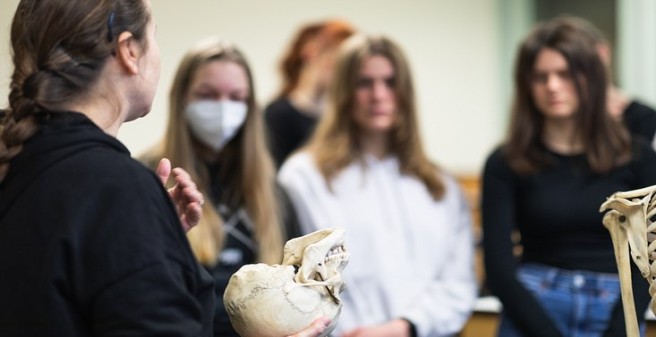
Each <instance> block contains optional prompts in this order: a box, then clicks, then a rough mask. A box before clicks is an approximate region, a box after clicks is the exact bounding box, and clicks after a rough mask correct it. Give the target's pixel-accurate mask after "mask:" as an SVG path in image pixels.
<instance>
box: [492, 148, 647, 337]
mask: <svg viewBox="0 0 656 337" xmlns="http://www.w3.org/2000/svg"><path fill="white" fill-rule="evenodd" d="M544 151H546V153H547V154H548V155H549V156H550V158H551V160H552V164H551V165H550V166H548V167H546V168H543V169H542V170H540V171H539V172H538V173H535V174H531V175H522V176H520V175H518V174H516V173H515V172H513V170H512V169H511V168H510V167H509V165H508V163H507V161H506V159H505V157H504V156H503V155H502V150H501V149H497V150H495V151H494V152H493V153H492V154H491V155H490V157H489V158H488V159H487V162H486V164H485V170H484V175H483V192H482V193H483V194H482V216H483V230H484V237H483V246H484V251H485V267H486V275H487V282H488V285H489V287H490V290H492V293H493V294H494V295H496V296H497V297H498V298H499V299H500V300H501V303H503V308H504V311H505V312H506V313H507V314H508V315H509V317H510V318H511V319H512V320H513V322H514V323H515V324H516V325H517V326H518V328H519V329H520V330H521V331H523V333H524V334H525V335H526V336H532V337H533V336H560V333H559V332H558V330H557V328H556V326H555V324H554V323H553V322H552V321H551V320H550V318H549V317H548V316H547V315H546V313H545V311H544V309H542V307H541V306H540V305H539V304H538V302H537V300H536V299H535V298H534V297H533V296H532V295H531V293H530V292H529V291H528V290H526V288H524V286H523V285H522V284H521V283H520V282H519V280H518V279H517V277H516V276H515V275H516V270H517V262H516V260H515V258H514V256H513V253H512V251H513V244H512V242H511V231H512V230H513V229H518V230H519V232H520V235H521V244H522V247H523V255H522V257H521V261H520V263H524V262H535V263H541V264H544V265H548V266H553V267H557V268H563V269H570V270H588V271H595V272H603V273H615V274H616V273H617V266H616V262H615V257H614V253H613V245H612V241H611V237H610V233H609V232H608V231H607V230H606V228H605V227H604V226H603V224H602V218H603V214H602V213H600V212H599V207H600V206H601V204H602V203H603V202H604V201H605V200H606V198H607V197H608V196H610V195H611V194H613V193H614V192H617V191H628V190H633V189H637V188H642V187H646V186H650V185H654V184H656V169H655V168H656V153H654V152H653V151H652V149H651V148H650V147H649V146H648V145H647V144H645V143H644V142H639V143H638V141H636V144H635V146H634V157H633V160H632V161H631V162H630V163H628V164H626V165H624V166H621V167H617V168H615V169H613V170H612V171H610V172H609V173H608V174H604V175H599V174H594V173H592V172H591V171H590V169H589V167H588V165H587V162H586V160H585V158H584V156H583V155H574V156H565V155H559V154H556V153H554V152H552V151H549V150H546V149H544ZM633 286H634V293H635V298H636V306H637V308H638V310H637V312H638V313H640V314H639V315H638V316H639V319H640V320H641V321H642V320H643V319H644V317H643V315H642V313H644V312H645V310H646V309H647V306H648V303H649V296H648V284H647V282H646V281H645V280H644V279H643V278H642V276H641V275H640V272H639V271H638V270H637V268H634V270H633ZM624 329H625V328H624V319H623V313H622V303H621V301H618V303H617V305H616V306H615V310H614V312H613V317H612V318H611V323H610V326H609V329H608V330H607V331H606V334H605V336H622V335H624V334H625V330H624Z"/></svg>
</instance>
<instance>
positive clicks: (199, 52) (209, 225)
mask: <svg viewBox="0 0 656 337" xmlns="http://www.w3.org/2000/svg"><path fill="white" fill-rule="evenodd" d="M214 61H223V62H232V63H235V64H237V65H239V66H240V67H242V68H243V69H244V70H245V72H246V74H247V77H248V84H249V94H248V98H247V99H246V104H247V106H248V113H247V117H246V121H245V123H244V126H243V127H242V129H241V130H240V131H239V132H238V133H237V134H236V135H235V138H233V139H232V140H231V141H230V142H229V143H228V144H227V145H226V147H225V148H224V149H223V150H222V151H221V152H220V153H219V154H218V157H217V160H218V161H219V162H221V164H222V166H223V167H222V170H221V171H226V170H224V169H227V170H228V171H229V172H228V173H227V174H229V179H222V181H223V182H224V183H225V184H226V185H227V186H226V191H227V193H228V194H229V195H231V196H232V197H233V198H234V199H233V200H236V201H237V202H238V203H239V204H243V205H244V206H245V209H246V212H247V214H248V216H249V218H250V219H251V220H252V222H253V225H254V228H255V229H254V230H255V240H256V242H257V244H258V252H257V255H258V256H257V258H258V260H259V261H261V262H265V263H269V264H272V263H280V260H281V258H282V245H283V234H282V226H281V210H280V209H279V205H278V203H277V202H276V200H279V198H277V196H276V190H275V186H274V183H275V169H274V166H273V162H272V159H271V157H270V155H269V152H268V150H267V147H266V144H265V134H264V132H265V130H264V126H263V121H262V116H261V113H260V112H259V110H258V108H257V106H256V98H255V90H254V86H253V77H252V73H251V70H250V67H249V66H248V63H247V62H246V59H245V57H244V55H243V54H242V53H241V51H239V50H238V49H237V48H236V47H235V46H234V45H232V44H231V43H229V42H226V41H222V40H220V39H217V38H208V39H205V40H203V41H201V42H199V43H198V44H197V45H196V46H195V47H193V48H192V49H190V50H189V51H188V52H187V54H186V55H185V56H184V58H183V60H182V61H181V63H180V65H179V67H178V70H177V72H176V75H175V78H174V80H173V86H172V87H171V91H170V95H169V119H168V126H167V130H166V135H165V137H164V139H163V140H162V142H161V144H160V145H159V146H158V147H156V148H154V149H152V150H151V151H150V152H149V153H148V154H147V155H146V156H145V157H146V158H148V159H146V161H150V162H151V163H150V164H151V166H152V165H153V164H154V163H153V162H154V160H153V159H154V158H162V157H166V158H169V159H170V160H171V163H172V165H174V166H179V167H182V168H184V169H186V170H187V171H188V172H189V174H190V175H191V177H192V179H194V181H196V183H197V186H198V188H199V190H200V191H201V192H202V193H203V195H204V196H205V199H206V200H211V197H210V195H209V193H208V192H209V191H208V188H209V186H210V182H211V177H210V176H209V172H208V170H207V167H206V165H205V164H204V161H203V160H202V159H201V158H200V157H199V155H198V153H199V149H198V141H197V140H195V139H194V138H193V136H192V133H191V131H190V129H189V127H188V124H187V122H186V119H185V117H184V110H185V107H186V104H187V103H188V102H187V97H188V94H189V90H190V87H191V84H192V82H193V79H194V77H195V76H196V74H197V73H198V71H199V70H200V69H201V68H202V67H203V66H205V65H207V64H208V63H210V62H214ZM215 202H218V200H213V202H206V203H205V205H204V206H203V216H202V218H201V221H200V223H199V224H198V225H196V227H194V228H193V229H192V230H190V231H189V233H188V237H189V241H190V243H191V247H192V250H193V251H194V253H195V254H196V256H197V258H198V260H199V261H200V262H201V263H203V264H206V265H213V264H215V263H216V259H217V256H218V253H219V252H220V251H221V249H222V247H223V244H224V242H223V241H224V232H223V220H222V219H221V217H220V215H219V214H218V213H217V210H216V208H215Z"/></svg>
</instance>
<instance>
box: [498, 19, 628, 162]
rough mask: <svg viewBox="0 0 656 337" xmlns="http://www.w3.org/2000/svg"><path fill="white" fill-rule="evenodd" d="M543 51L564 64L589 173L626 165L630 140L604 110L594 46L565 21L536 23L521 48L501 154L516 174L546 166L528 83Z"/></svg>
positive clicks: (601, 71)
mask: <svg viewBox="0 0 656 337" xmlns="http://www.w3.org/2000/svg"><path fill="white" fill-rule="evenodd" d="M545 48H549V49H553V50H556V51H557V52H559V53H560V54H561V55H562V56H563V57H564V58H565V59H566V60H567V64H568V67H569V69H568V71H569V74H570V77H571V78H572V81H574V84H575V88H576V91H577V96H578V100H579V110H578V111H577V113H576V122H575V123H576V129H577V130H578V133H579V134H578V136H579V137H580V139H581V141H582V143H583V149H584V153H585V157H586V160H587V163H588V165H589V167H590V169H591V170H592V171H593V172H595V173H604V172H607V171H609V170H611V169H612V168H614V167H616V166H618V165H621V164H623V163H626V162H628V161H629V160H630V159H631V139H630V136H629V134H628V132H627V131H626V129H625V128H624V126H623V125H622V124H621V123H619V122H617V121H615V120H613V119H612V118H611V116H610V114H609V113H608V111H607V108H606V89H607V85H608V77H607V73H606V69H605V68H604V65H603V63H602V61H601V58H600V57H599V54H598V53H597V49H596V43H595V41H594V40H593V39H592V38H591V37H590V36H589V35H588V34H585V33H583V32H581V31H580V29H578V28H577V27H576V26H575V25H573V24H572V23H571V22H568V21H567V20H559V19H556V20H552V21H549V22H546V23H541V24H539V25H538V26H536V27H535V28H534V29H533V31H532V32H531V33H530V34H529V35H528V36H527V37H526V38H525V39H524V41H523V42H522V43H521V45H520V47H519V51H518V56H517V61H516V65H515V98H514V102H513V107H512V116H511V122H510V128H509V130H508V136H507V139H506V141H505V145H504V154H505V156H506V158H507V159H508V161H509V164H510V166H511V167H512V168H513V170H515V171H516V172H517V173H520V174H531V173H535V172H536V171H538V170H540V169H541V168H543V167H545V166H546V165H549V163H550V160H549V156H548V154H547V153H546V150H545V149H544V146H542V142H541V141H542V135H543V128H544V125H545V118H544V115H543V114H542V113H541V112H540V111H539V110H538V108H537V105H536V104H535V101H534V98H533V95H532V92H531V83H532V80H533V72H534V66H535V60H536V58H537V56H538V54H539V53H540V52H541V51H542V50H544V49H545Z"/></svg>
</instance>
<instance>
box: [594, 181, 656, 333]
mask: <svg viewBox="0 0 656 337" xmlns="http://www.w3.org/2000/svg"><path fill="white" fill-rule="evenodd" d="M654 192H656V185H653V186H649V187H645V188H641V189H637V190H633V191H626V192H617V193H613V195H611V196H610V197H609V198H608V199H607V200H606V201H605V202H604V203H603V204H602V205H601V207H600V209H599V211H600V212H605V211H608V212H607V213H606V214H605V215H604V218H603V224H604V226H605V227H606V229H608V231H609V232H610V235H611V239H612V240H613V247H614V250H615V259H616V262H617V269H618V272H619V276H620V284H621V287H622V305H623V308H624V317H625V320H626V333H627V336H629V337H638V336H639V335H640V334H639V329H638V321H637V316H636V311H635V306H634V305H633V287H632V284H631V261H630V260H629V253H630V256H631V258H632V260H633V263H635V265H636V266H637V267H638V269H639V270H640V273H641V274H642V276H643V277H644V278H645V279H646V280H647V282H649V295H650V296H651V298H652V300H651V306H650V308H651V311H652V312H654V313H656V281H655V280H654V278H655V277H656V261H654V260H656V241H654V240H653V238H654V237H655V236H656V223H653V222H652V220H651V218H652V217H653V216H654V215H656V196H655V195H654ZM650 241H651V242H650ZM650 260H651V261H653V262H651V263H650Z"/></svg>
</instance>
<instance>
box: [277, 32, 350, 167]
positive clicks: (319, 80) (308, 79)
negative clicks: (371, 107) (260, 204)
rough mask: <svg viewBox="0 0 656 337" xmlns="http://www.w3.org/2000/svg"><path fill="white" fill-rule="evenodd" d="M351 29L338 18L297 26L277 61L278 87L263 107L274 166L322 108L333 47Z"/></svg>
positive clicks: (304, 136) (302, 140)
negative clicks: (272, 98) (280, 84)
mask: <svg viewBox="0 0 656 337" xmlns="http://www.w3.org/2000/svg"><path fill="white" fill-rule="evenodd" d="M353 32H354V28H353V27H352V26H351V25H350V24H349V23H348V22H346V21H342V20H334V19H333V20H325V21H319V22H312V23H309V24H306V25H305V26H303V27H301V28H300V29H299V31H298V33H297V35H296V36H295V37H294V39H293V41H292V42H291V45H290V46H289V49H288V50H287V52H286V53H285V56H284V58H283V60H282V62H281V63H280V72H281V74H282V77H283V79H282V80H283V83H282V89H281V90H280V93H279V94H278V97H277V98H276V99H275V100H274V101H273V102H271V103H270V104H269V105H268V106H267V107H266V109H265V118H266V124H267V127H268V131H269V137H270V142H271V143H270V149H271V153H272V155H273V158H274V160H275V163H276V166H277V167H280V165H282V163H283V161H284V160H285V159H286V158H287V157H288V156H289V154H290V153H292V152H293V151H294V150H296V149H297V148H299V147H300V146H301V145H303V144H304V143H305V142H306V141H307V139H308V138H309V137H310V135H311V134H312V132H313V131H314V127H315V125H316V124H317V121H318V120H319V117H320V116H321V114H322V112H323V109H324V108H325V100H326V97H325V96H326V91H327V88H328V84H329V82H330V79H331V78H332V74H333V71H334V62H335V60H334V59H335V53H336V50H337V48H338V47H339V45H340V43H341V42H342V41H344V40H345V39H346V38H348V37H349V36H351V35H352V34H353Z"/></svg>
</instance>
